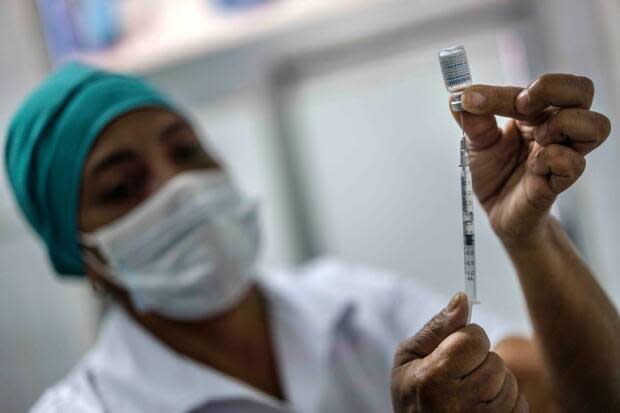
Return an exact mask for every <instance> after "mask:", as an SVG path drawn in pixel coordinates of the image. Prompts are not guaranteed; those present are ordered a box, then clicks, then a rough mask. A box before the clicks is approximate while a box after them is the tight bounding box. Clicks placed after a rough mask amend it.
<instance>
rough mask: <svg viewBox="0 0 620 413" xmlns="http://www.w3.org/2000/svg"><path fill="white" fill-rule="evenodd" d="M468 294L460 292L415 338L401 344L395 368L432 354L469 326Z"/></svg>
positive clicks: (395, 360) (395, 359)
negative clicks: (458, 331)
mask: <svg viewBox="0 0 620 413" xmlns="http://www.w3.org/2000/svg"><path fill="white" fill-rule="evenodd" d="M468 316H469V305H468V303H467V294H465V293H463V292H460V293H458V294H456V295H455V296H454V297H452V300H450V302H449V303H448V305H447V306H446V307H445V308H444V309H443V310H441V312H439V313H438V314H437V315H435V316H434V317H433V318H432V319H431V320H430V321H429V322H428V323H426V325H424V327H422V329H421V330H420V331H418V332H417V334H416V335H414V336H413V337H411V338H409V339H407V340H405V341H404V342H402V343H401V345H400V347H399V348H398V351H397V352H396V356H395V358H394V364H395V366H402V365H404V364H407V363H409V362H410V361H412V360H415V359H418V358H424V357H426V356H428V355H429V354H431V353H432V352H433V351H434V350H435V349H436V348H437V346H439V344H441V342H442V341H444V340H445V339H446V338H447V337H448V336H449V335H450V334H452V333H454V332H456V331H457V330H460V329H461V328H463V327H465V326H466V325H467V318H468Z"/></svg>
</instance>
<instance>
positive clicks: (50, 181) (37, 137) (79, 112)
mask: <svg viewBox="0 0 620 413" xmlns="http://www.w3.org/2000/svg"><path fill="white" fill-rule="evenodd" d="M146 107H161V108H169V109H172V108H173V106H172V105H171V104H170V103H168V101H167V99H166V98H165V97H163V96H162V95H161V94H160V93H159V92H157V91H156V90H154V89H153V88H151V87H149V86H148V85H147V84H145V83H144V82H142V81H140V80H138V79H136V78H133V77H129V76H124V75H119V74H113V73H108V72H104V71H101V70H98V69H95V68H93V67H90V66H86V65H83V64H78V63H70V64H67V65H65V66H63V67H61V68H60V69H59V70H58V71H56V72H55V73H53V74H52V75H50V76H49V77H48V78H47V79H46V80H45V81H44V82H43V84H42V85H41V86H40V87H39V88H38V89H37V90H35V91H34V92H33V93H32V94H31V95H30V97H28V99H27V100H26V101H25V103H24V104H23V105H22V107H21V108H20V109H19V111H18V112H17V114H16V115H15V117H14V118H13V120H12V122H11V125H10V127H9V132H8V137H7V141H6V150H5V164H6V165H5V166H6V169H7V173H8V177H9V180H10V183H11V186H12V188H13V192H14V193H15V197H16V199H17V202H18V203H19V206H20V207H21V209H22V212H23V213H24V215H25V216H26V218H27V219H28V221H29V222H30V225H32V227H33V228H34V229H35V231H36V232H37V233H38V234H39V235H40V236H41V238H42V239H43V241H44V242H45V245H46V247H47V250H48V254H49V257H50V259H51V261H52V264H53V266H54V269H55V270H56V272H58V273H59V274H61V275H77V276H79V275H84V265H83V262H82V256H81V250H80V245H79V229H78V209H79V208H78V207H79V205H78V203H79V194H80V185H81V177H82V169H83V166H84V162H85V160H86V157H87V156H88V153H89V151H90V148H91V147H92V145H93V143H94V142H95V140H96V139H97V136H98V135H99V134H100V133H101V132H102V131H103V129H104V128H105V127H106V126H107V125H108V124H110V122H111V121H113V120H114V119H115V118H117V117H119V116H121V115H123V114H125V113H127V112H130V111H132V110H135V109H139V108H146Z"/></svg>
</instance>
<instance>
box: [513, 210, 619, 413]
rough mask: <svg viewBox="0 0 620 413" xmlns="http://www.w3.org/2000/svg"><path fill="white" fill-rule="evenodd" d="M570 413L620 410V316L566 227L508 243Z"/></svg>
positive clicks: (555, 225)
mask: <svg viewBox="0 0 620 413" xmlns="http://www.w3.org/2000/svg"><path fill="white" fill-rule="evenodd" d="M504 244H505V246H506V249H507V251H508V253H509V255H510V257H511V259H512V261H513V263H514V265H515V267H516V269H517V273H518V275H519V279H520V282H521V286H522V288H523V292H524V295H525V298H526V301H527V305H528V309H529V312H530V317H531V319H532V323H533V325H534V328H535V331H536V335H537V337H538V340H539V341H540V345H541V349H542V352H543V356H544V358H545V361H546V363H547V365H548V366H549V370H550V374H551V377H552V379H553V382H554V385H555V386H556V388H557V392H558V395H559V397H560V399H561V400H560V403H562V404H563V405H564V406H563V407H564V408H565V410H567V411H573V410H574V411H616V410H614V409H620V375H619V374H618V371H620V317H619V316H618V312H617V311H616V309H615V308H614V306H613V305H612V304H611V302H610V301H609V299H608V298H607V296H606V295H605V293H604V292H603V290H602V289H601V288H600V286H599V285H598V283H597V282H596V281H595V279H594V277H593V276H592V274H591V272H590V270H589V269H588V267H587V266H586V264H585V263H584V262H583V260H582V259H581V258H580V256H579V254H578V253H577V252H576V250H575V248H574V247H573V245H572V243H571V242H570V240H569V239H568V238H567V236H566V235H565V233H564V231H563V230H562V229H561V227H560V225H559V224H558V223H557V222H555V221H552V220H549V222H548V223H547V224H546V225H545V227H544V230H542V231H541V233H540V234H539V235H538V236H536V237H535V239H534V240H531V241H528V242H527V243H526V244H525V245H524V244H519V245H517V244H515V245H511V244H510V243H506V242H505V243H504Z"/></svg>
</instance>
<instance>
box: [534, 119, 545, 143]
mask: <svg viewBox="0 0 620 413" xmlns="http://www.w3.org/2000/svg"><path fill="white" fill-rule="evenodd" d="M545 136H547V123H546V122H545V123H543V124H542V125H540V126H539V127H537V128H536V129H534V139H536V142H538V143H541V141H542V140H543V139H544V137H545Z"/></svg>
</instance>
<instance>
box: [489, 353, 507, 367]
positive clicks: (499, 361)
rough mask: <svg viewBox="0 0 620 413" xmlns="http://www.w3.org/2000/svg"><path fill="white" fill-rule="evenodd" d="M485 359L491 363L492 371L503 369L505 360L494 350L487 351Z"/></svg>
mask: <svg viewBox="0 0 620 413" xmlns="http://www.w3.org/2000/svg"><path fill="white" fill-rule="evenodd" d="M487 360H488V362H489V363H490V364H491V366H492V370H494V371H495V370H503V369H505V368H506V362H505V361H504V359H503V358H501V357H500V355H499V354H497V353H496V352H494V351H489V354H488V355H487Z"/></svg>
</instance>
